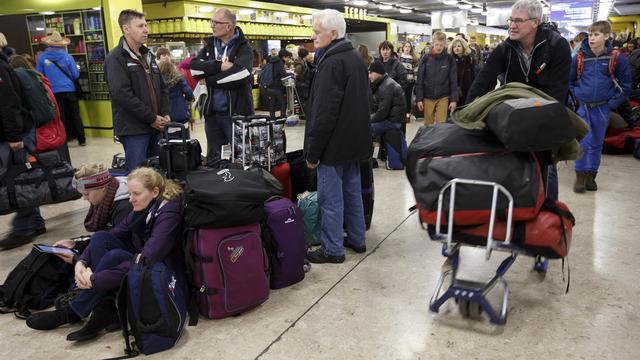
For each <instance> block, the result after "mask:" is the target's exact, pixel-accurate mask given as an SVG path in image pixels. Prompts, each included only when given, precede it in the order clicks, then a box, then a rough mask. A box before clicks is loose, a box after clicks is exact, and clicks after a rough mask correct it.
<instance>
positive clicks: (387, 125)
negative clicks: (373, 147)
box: [371, 120, 402, 136]
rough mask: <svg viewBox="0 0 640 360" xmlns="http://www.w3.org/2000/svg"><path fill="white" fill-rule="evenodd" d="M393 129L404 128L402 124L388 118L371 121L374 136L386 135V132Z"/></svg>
mask: <svg viewBox="0 0 640 360" xmlns="http://www.w3.org/2000/svg"><path fill="white" fill-rule="evenodd" d="M391 129H398V130H402V124H397V123H393V122H391V121H388V120H384V121H378V122H374V123H371V130H372V131H373V136H384V133H386V132H387V131H388V130H391Z"/></svg>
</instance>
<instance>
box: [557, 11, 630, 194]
mask: <svg viewBox="0 0 640 360" xmlns="http://www.w3.org/2000/svg"><path fill="white" fill-rule="evenodd" d="M610 33H611V24H609V22H608V21H596V22H594V23H593V24H592V25H591V26H590V27H589V37H588V38H587V39H584V40H583V41H582V44H581V46H580V51H579V52H578V54H576V56H575V57H574V58H573V60H572V64H571V75H570V85H569V87H570V90H571V93H572V94H574V96H575V97H576V99H577V100H578V102H579V107H578V115H580V116H581V117H582V118H583V119H584V120H585V121H586V122H587V124H589V127H590V130H589V132H588V133H587V135H586V136H585V137H584V138H583V139H582V140H581V141H580V146H581V147H582V151H583V155H582V157H581V158H580V159H578V160H577V161H576V163H575V171H576V181H575V184H574V186H573V191H574V192H576V193H584V192H585V190H590V191H596V190H597V189H598V186H597V184H596V182H595V179H596V175H597V174H598V168H599V167H600V154H601V153H602V144H603V141H604V135H605V132H606V131H607V126H608V121H609V112H610V111H611V110H615V109H617V108H618V107H619V106H620V105H621V104H622V103H623V102H624V101H625V100H626V99H627V96H628V95H629V92H630V91H631V71H630V69H629V63H628V62H627V59H626V58H625V57H624V56H620V51H619V50H613V47H612V45H611V42H610V41H609V40H608V38H609V34H610Z"/></svg>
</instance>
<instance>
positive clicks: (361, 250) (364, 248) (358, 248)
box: [342, 237, 367, 254]
mask: <svg viewBox="0 0 640 360" xmlns="http://www.w3.org/2000/svg"><path fill="white" fill-rule="evenodd" d="M342 246H344V247H346V248H349V249H351V250H353V251H355V252H357V253H358V254H362V253H364V252H367V245H362V246H355V245H353V244H352V243H350V242H349V238H346V237H345V238H344V241H343V243H342Z"/></svg>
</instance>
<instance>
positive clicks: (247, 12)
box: [240, 9, 255, 15]
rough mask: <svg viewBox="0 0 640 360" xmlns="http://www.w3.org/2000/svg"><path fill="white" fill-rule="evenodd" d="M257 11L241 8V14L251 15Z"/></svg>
mask: <svg viewBox="0 0 640 360" xmlns="http://www.w3.org/2000/svg"><path fill="white" fill-rule="evenodd" d="M254 12H255V10H251V9H240V15H251V14H253V13H254Z"/></svg>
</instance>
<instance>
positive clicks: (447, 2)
mask: <svg viewBox="0 0 640 360" xmlns="http://www.w3.org/2000/svg"><path fill="white" fill-rule="evenodd" d="M442 3H443V4H445V5H449V6H453V5H457V4H458V0H443V1H442Z"/></svg>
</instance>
